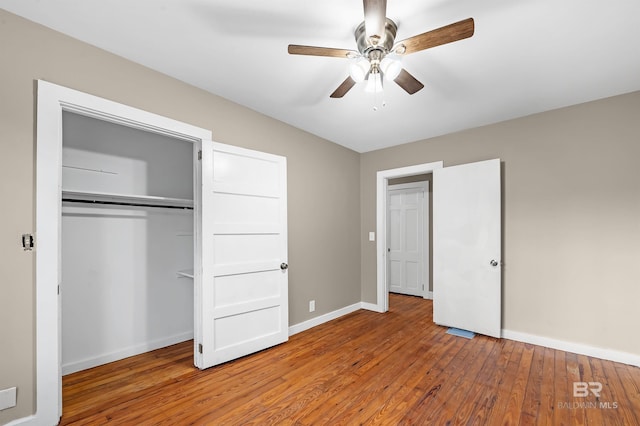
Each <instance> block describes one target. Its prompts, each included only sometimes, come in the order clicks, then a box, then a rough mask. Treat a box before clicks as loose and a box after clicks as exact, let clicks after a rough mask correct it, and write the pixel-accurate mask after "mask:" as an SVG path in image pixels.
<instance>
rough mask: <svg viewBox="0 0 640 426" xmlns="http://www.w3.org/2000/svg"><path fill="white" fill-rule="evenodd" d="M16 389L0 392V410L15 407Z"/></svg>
mask: <svg viewBox="0 0 640 426" xmlns="http://www.w3.org/2000/svg"><path fill="white" fill-rule="evenodd" d="M16 391H17V389H16V388H9V389H3V390H0V410H4V409H6V408H11V407H15V406H16Z"/></svg>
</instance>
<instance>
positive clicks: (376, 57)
mask: <svg viewBox="0 0 640 426" xmlns="http://www.w3.org/2000/svg"><path fill="white" fill-rule="evenodd" d="M386 13H387V1H386V0H364V22H362V23H361V24H360V25H358V27H357V28H356V30H355V38H356V44H357V47H358V50H357V51H355V50H348V49H335V48H330V47H315V46H301V45H297V44H290V45H289V49H288V51H289V53H290V54H292V55H311V56H330V57H335V58H348V59H350V60H351V61H352V62H351V64H350V65H349V76H348V77H347V78H346V80H345V81H343V82H342V84H341V85H340V86H338V88H337V89H336V90H335V91H334V92H333V93H332V94H331V96H330V97H332V98H341V97H343V96H344V95H345V94H346V93H347V92H348V91H349V90H350V89H351V88H352V87H353V86H354V85H355V84H356V83H358V82H361V81H365V80H366V81H367V88H366V89H367V90H368V91H378V90H379V89H381V88H382V79H383V77H384V79H385V80H388V81H390V80H393V81H395V82H396V83H397V84H398V85H399V86H400V87H402V88H403V89H404V90H405V91H406V92H407V93H409V94H410V95H413V94H414V93H416V92H417V91H419V90H420V89H422V88H423V87H424V84H422V83H421V82H419V81H418V80H417V79H416V78H415V77H414V76H412V75H411V74H409V72H408V71H406V70H405V69H404V68H402V65H401V63H400V61H399V59H400V58H401V57H402V55H408V54H410V53H415V52H419V51H421V50H425V49H429V48H431V47H435V46H440V45H443V44H447V43H451V42H454V41H458V40H462V39H465V38H468V37H471V36H472V35H473V31H474V23H473V18H468V19H465V20H462V21H459V22H455V23H453V24H450V25H446V26H444V27H441V28H437V29H435V30H431V31H427V32H425V33H422V34H418V35H416V36H413V37H410V38H408V39H405V40H402V41H400V42H397V43H396V42H395V37H396V33H397V30H398V26H397V25H396V23H395V22H393V21H392V20H391V19H389V18H387V17H386Z"/></svg>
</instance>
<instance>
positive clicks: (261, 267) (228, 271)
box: [211, 259, 281, 277]
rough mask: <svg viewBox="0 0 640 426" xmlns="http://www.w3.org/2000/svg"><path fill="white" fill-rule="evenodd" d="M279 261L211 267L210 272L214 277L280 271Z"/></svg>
mask: <svg viewBox="0 0 640 426" xmlns="http://www.w3.org/2000/svg"><path fill="white" fill-rule="evenodd" d="M280 264H281V262H280V260H278V259H274V260H271V261H264V262H249V261H247V262H242V263H230V264H223V265H213V266H212V268H211V271H212V273H213V275H214V276H215V277H222V276H227V275H237V274H249V273H255V272H265V271H276V270H280Z"/></svg>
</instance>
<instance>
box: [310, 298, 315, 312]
mask: <svg viewBox="0 0 640 426" xmlns="http://www.w3.org/2000/svg"><path fill="white" fill-rule="evenodd" d="M315 310H316V301H315V300H310V301H309V312H313V311H315Z"/></svg>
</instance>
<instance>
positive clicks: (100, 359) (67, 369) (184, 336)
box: [62, 331, 193, 375]
mask: <svg viewBox="0 0 640 426" xmlns="http://www.w3.org/2000/svg"><path fill="white" fill-rule="evenodd" d="M191 339H193V332H192V331H188V332H186V333H180V334H176V335H173V336H169V337H164V338H162V339H156V340H153V341H149V342H145V343H141V344H139V345H135V346H130V347H128V348H125V349H121V350H118V351H115V352H111V353H108V354H104V355H100V356H96V357H91V358H87V359H83V360H82V361H76V362H71V363H69V364H66V365H63V366H62V374H63V375H67V374H71V373H75V372H76V371H82V370H86V369H88V368H92V367H95V366H97V365H103V364H107V363H109V362H113V361H117V360H119V359H124V358H128V357H130V356H134V355H140V354H143V353H145V352H150V351H153V350H156V349H160V348H164V347H166V346H171V345H175V344H176V343H181V342H186V341H187V340H191Z"/></svg>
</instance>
